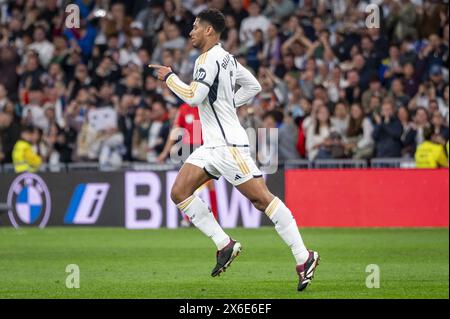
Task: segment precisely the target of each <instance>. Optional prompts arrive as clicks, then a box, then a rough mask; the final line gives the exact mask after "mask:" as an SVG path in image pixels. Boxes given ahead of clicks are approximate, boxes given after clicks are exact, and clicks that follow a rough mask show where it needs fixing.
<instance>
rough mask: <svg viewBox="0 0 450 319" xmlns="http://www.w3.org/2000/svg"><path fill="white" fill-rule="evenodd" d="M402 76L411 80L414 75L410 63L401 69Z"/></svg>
mask: <svg viewBox="0 0 450 319" xmlns="http://www.w3.org/2000/svg"><path fill="white" fill-rule="evenodd" d="M403 74H404V75H405V77H406V78H412V77H413V75H414V66H413V65H412V64H411V63H406V64H405V66H404V67H403Z"/></svg>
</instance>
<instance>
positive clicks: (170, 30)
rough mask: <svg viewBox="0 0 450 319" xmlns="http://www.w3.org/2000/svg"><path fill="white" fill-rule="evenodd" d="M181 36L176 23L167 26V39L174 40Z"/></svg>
mask: <svg viewBox="0 0 450 319" xmlns="http://www.w3.org/2000/svg"><path fill="white" fill-rule="evenodd" d="M179 36H180V30H178V27H177V25H176V24H174V23H172V24H170V25H169V26H168V27H167V39H169V40H173V39H176V38H178V37H179Z"/></svg>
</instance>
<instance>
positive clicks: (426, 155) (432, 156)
mask: <svg viewBox="0 0 450 319" xmlns="http://www.w3.org/2000/svg"><path fill="white" fill-rule="evenodd" d="M424 136H425V141H424V142H423V143H422V144H421V145H420V146H419V147H418V148H417V151H416V154H415V160H416V167H417V168H438V167H448V159H447V157H446V156H445V150H444V147H443V146H442V145H441V144H439V143H435V142H434V138H433V130H432V129H431V128H430V127H429V128H427V129H426V130H425V132H424Z"/></svg>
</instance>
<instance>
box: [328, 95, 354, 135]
mask: <svg viewBox="0 0 450 319" xmlns="http://www.w3.org/2000/svg"><path fill="white" fill-rule="evenodd" d="M349 122H350V115H349V114H348V108H347V105H345V103H342V102H338V103H337V104H336V106H335V107H334V114H333V116H332V117H331V126H332V128H333V131H335V132H336V133H338V134H339V135H340V136H341V137H345V135H346V132H347V129H348V125H349Z"/></svg>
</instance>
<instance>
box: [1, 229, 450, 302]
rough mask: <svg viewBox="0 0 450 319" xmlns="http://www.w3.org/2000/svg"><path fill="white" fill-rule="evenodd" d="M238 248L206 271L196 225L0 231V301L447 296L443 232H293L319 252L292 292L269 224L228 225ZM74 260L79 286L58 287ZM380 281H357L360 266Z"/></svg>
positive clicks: (209, 252)
mask: <svg viewBox="0 0 450 319" xmlns="http://www.w3.org/2000/svg"><path fill="white" fill-rule="evenodd" d="M228 232H229V234H230V235H232V236H233V237H234V238H236V239H238V240H239V241H240V242H241V243H242V245H243V251H242V254H241V255H240V256H239V257H238V258H237V259H236V260H235V261H234V262H233V264H232V265H231V267H230V268H229V269H228V270H227V272H226V273H224V274H223V275H221V276H220V277H218V278H212V277H210V272H211V269H212V267H213V266H214V264H215V247H214V246H213V244H212V242H211V241H210V240H209V239H208V238H205V237H204V236H203V235H202V234H201V233H200V232H199V231H198V230H196V229H192V228H191V229H177V230H168V229H160V230H126V229H121V228H47V229H45V230H40V229H31V228H28V229H20V230H14V229H11V228H0V298H108V297H110V298H183V299H184V298H448V297H449V233H448V229H303V230H302V234H303V238H304V240H305V242H306V243H307V245H308V247H310V248H313V249H316V250H318V251H319V252H320V254H321V263H320V265H319V267H318V268H317V271H316V276H315V278H314V280H313V282H312V284H311V285H310V286H309V287H308V288H307V289H306V290H305V291H304V292H302V293H298V292H297V291H296V286H297V276H296V274H295V270H294V262H293V258H292V257H291V253H290V250H289V248H287V247H286V246H285V245H284V243H283V242H282V241H281V239H280V238H279V237H278V235H277V234H276V232H275V231H274V230H273V229H272V228H261V229H231V230H228ZM69 264H77V265H78V266H79V269H80V288H79V289H68V288H66V277H67V276H68V275H69V274H68V273H66V266H67V265H69ZM369 264H376V265H378V266H379V269H380V288H378V289H376V288H373V289H369V288H367V287H366V277H367V276H368V275H369V273H366V266H367V265H369Z"/></svg>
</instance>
